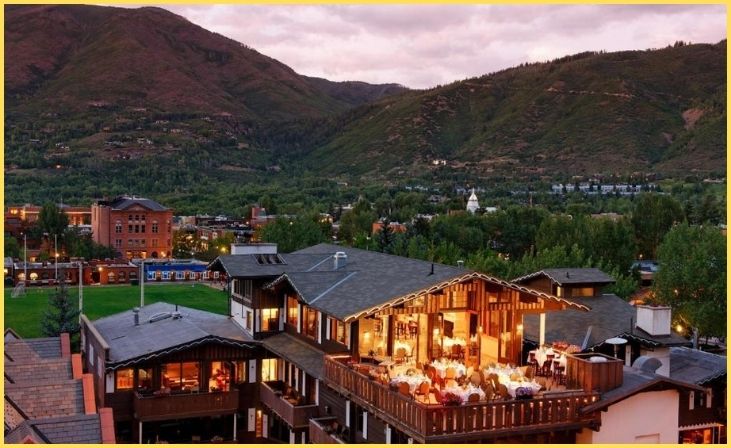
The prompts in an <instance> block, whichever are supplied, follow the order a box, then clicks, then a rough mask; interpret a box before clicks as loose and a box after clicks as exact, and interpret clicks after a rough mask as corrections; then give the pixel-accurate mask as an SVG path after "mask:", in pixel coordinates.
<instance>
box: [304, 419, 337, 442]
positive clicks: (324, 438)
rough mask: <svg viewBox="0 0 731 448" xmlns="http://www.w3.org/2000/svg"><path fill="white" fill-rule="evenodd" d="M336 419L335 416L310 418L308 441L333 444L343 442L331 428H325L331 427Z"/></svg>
mask: <svg viewBox="0 0 731 448" xmlns="http://www.w3.org/2000/svg"><path fill="white" fill-rule="evenodd" d="M335 421H336V418H335V417H322V418H313V419H310V443H314V444H320V443H327V444H334V443H345V442H344V441H342V440H340V439H339V438H338V437H337V435H335V434H334V433H332V429H331V430H330V431H328V429H326V428H332V426H331V425H332V423H333V422H335Z"/></svg>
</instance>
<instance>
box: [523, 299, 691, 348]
mask: <svg viewBox="0 0 731 448" xmlns="http://www.w3.org/2000/svg"><path fill="white" fill-rule="evenodd" d="M571 301H572V302H575V303H578V304H581V305H585V306H587V307H589V308H591V310H590V311H589V312H588V313H587V312H578V311H575V310H572V309H567V310H563V311H548V312H546V342H549V343H550V342H552V341H566V342H568V343H569V344H573V345H576V346H579V347H582V348H583V349H590V348H592V347H595V346H598V345H601V344H602V343H604V341H605V340H607V339H609V338H613V337H616V336H620V337H623V338H629V339H635V340H638V341H640V342H641V343H642V344H644V345H650V346H656V347H658V346H671V345H685V344H689V342H688V340H686V339H685V338H683V337H682V336H680V335H679V334H677V333H675V332H671V334H670V335H669V336H651V335H650V334H649V333H647V332H645V331H644V330H642V329H640V328H637V327H634V328H633V325H634V322H635V321H636V315H637V310H636V309H635V307H634V306H632V305H630V304H629V303H627V302H626V301H624V300H623V299H621V298H620V297H617V296H615V295H614V294H603V295H601V296H599V297H574V298H572V299H571ZM523 326H524V337H525V339H527V340H530V341H534V342H537V341H538V339H539V316H538V315H536V314H526V315H524V316H523ZM589 328H591V331H590V330H589ZM587 334H588V338H587ZM585 342H586V344H585Z"/></svg>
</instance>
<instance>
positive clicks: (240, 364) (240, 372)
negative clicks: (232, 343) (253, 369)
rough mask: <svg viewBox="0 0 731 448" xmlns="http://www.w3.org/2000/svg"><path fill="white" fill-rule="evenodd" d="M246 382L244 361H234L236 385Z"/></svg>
mask: <svg viewBox="0 0 731 448" xmlns="http://www.w3.org/2000/svg"><path fill="white" fill-rule="evenodd" d="M245 382H246V361H236V383H237V384H238V383H245Z"/></svg>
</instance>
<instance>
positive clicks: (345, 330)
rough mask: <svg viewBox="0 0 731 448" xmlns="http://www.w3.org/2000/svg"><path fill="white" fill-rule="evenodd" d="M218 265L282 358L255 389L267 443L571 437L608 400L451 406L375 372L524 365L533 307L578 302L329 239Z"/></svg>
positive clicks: (236, 309) (251, 328)
mask: <svg viewBox="0 0 731 448" xmlns="http://www.w3.org/2000/svg"><path fill="white" fill-rule="evenodd" d="M232 252H233V251H232ZM211 269H212V270H220V271H222V272H225V274H226V276H227V278H228V279H229V282H230V291H231V294H230V300H229V305H230V314H231V317H232V319H233V320H234V321H235V322H237V323H238V324H239V325H240V326H241V327H242V328H243V331H244V333H245V334H246V335H247V336H248V337H251V338H253V339H254V340H257V341H261V344H262V345H263V346H264V347H265V348H266V349H267V350H268V351H269V352H271V353H274V354H275V355H276V358H274V364H273V365H272V372H273V373H274V374H275V375H274V376H273V378H272V381H270V382H264V383H263V384H262V385H261V391H260V400H261V406H262V408H263V410H264V412H265V414H266V415H267V425H268V430H267V433H268V435H269V437H270V438H272V439H275V440H281V441H285V442H290V443H291V442H307V441H313V442H315V443H323V442H327V443H334V442H335V441H336V440H338V439H340V440H341V441H345V442H378V443H397V442H401V443H407V442H419V443H425V442H440V441H462V442H480V441H516V440H517V441H543V442H568V441H571V442H572V441H574V438H575V434H576V433H577V431H579V430H581V429H582V428H585V427H593V426H595V425H597V424H599V422H598V421H597V420H596V419H595V416H594V414H586V415H585V414H582V413H581V412H580V409H581V407H582V406H583V405H586V404H589V403H592V402H594V401H596V400H597V399H598V398H599V397H598V395H597V394H596V393H595V392H593V391H589V392H586V391H583V390H578V389H577V390H573V391H570V392H568V393H563V394H560V395H555V396H553V397H551V396H550V395H546V396H541V397H540V398H534V399H533V400H521V401H517V400H513V401H504V402H493V401H481V402H479V403H477V404H474V405H471V406H469V407H467V406H466V405H465V406H444V405H441V404H439V405H435V404H428V403H426V402H420V401H417V400H414V399H413V397H412V396H409V394H408V393H407V394H406V395H404V394H401V393H399V392H394V391H392V390H391V389H390V388H389V387H388V386H386V385H383V384H380V383H379V382H377V381H376V380H375V379H374V378H372V377H370V376H369V375H371V374H372V373H373V371H374V370H375V369H379V368H384V369H390V368H394V369H398V368H399V367H400V365H405V364H408V363H413V365H419V366H422V365H426V364H428V363H430V361H431V360H433V359H435V358H441V357H450V358H451V357H454V358H455V359H456V360H459V362H462V363H464V365H468V366H471V368H472V369H477V367H478V366H480V365H482V366H487V365H490V364H491V363H498V362H501V363H505V364H507V363H512V364H513V365H516V364H518V363H519V361H520V359H521V349H522V334H521V331H522V322H523V317H524V316H525V315H528V314H541V313H545V312H547V311H549V310H551V311H554V310H556V311H557V310H564V309H569V308H574V309H577V310H583V311H588V308H587V307H585V306H583V305H579V304H576V303H573V302H571V301H569V300H566V299H562V298H559V297H556V296H554V295H551V294H546V293H543V292H539V291H536V290H533V289H530V288H527V287H524V286H520V285H516V284H514V283H510V282H506V281H503V280H499V279H496V278H493V277H490V276H487V275H483V274H480V273H477V272H473V271H469V270H467V269H464V268H461V267H453V266H445V265H441V264H435V263H429V262H424V261H420V260H413V259H407V258H402V257H396V256H391V255H386V254H382V253H377V252H370V251H364V250H358V249H352V248H341V247H339V246H334V245H327V244H320V245H317V246H313V247H310V248H307V249H304V250H301V251H297V252H294V253H290V254H279V253H277V252H276V248H275V247H273V246H271V245H270V246H269V247H261V246H255V247H253V248H252V249H251V250H250V252H249V253H247V252H246V248H244V247H239V248H238V250H237V251H236V252H235V254H232V255H226V256H220V257H218V258H217V259H216V260H215V261H214V262H213V263H212V264H211ZM417 363H418V364H417ZM564 389H565V388H564ZM283 391H285V392H283ZM559 396H560V398H559ZM292 397H297V398H296V399H293V398H292ZM432 397H433V395H432ZM563 406H568V408H564V407H563ZM559 407H560V410H559ZM529 409H532V410H531V411H529ZM538 409H542V411H541V412H539V411H538ZM335 428H338V429H335ZM539 428H540V429H539Z"/></svg>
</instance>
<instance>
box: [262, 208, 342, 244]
mask: <svg viewBox="0 0 731 448" xmlns="http://www.w3.org/2000/svg"><path fill="white" fill-rule="evenodd" d="M319 219H320V216H319V214H317V213H315V214H312V215H307V216H298V217H297V218H292V219H284V218H279V219H277V220H275V221H274V222H271V223H269V224H267V225H265V226H264V227H262V228H261V229H259V230H258V231H257V233H258V238H259V239H261V240H262V241H266V242H269V243H277V250H279V252H293V251H295V250H299V249H303V248H305V247H308V246H312V245H315V244H318V243H323V242H326V241H328V239H329V235H325V234H324V232H323V230H322V227H321V226H320V223H319Z"/></svg>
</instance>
